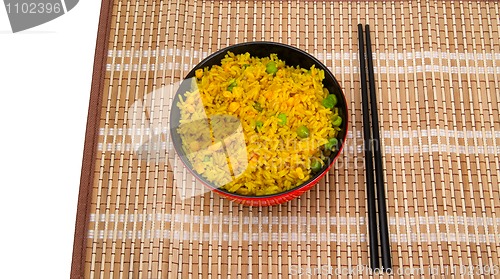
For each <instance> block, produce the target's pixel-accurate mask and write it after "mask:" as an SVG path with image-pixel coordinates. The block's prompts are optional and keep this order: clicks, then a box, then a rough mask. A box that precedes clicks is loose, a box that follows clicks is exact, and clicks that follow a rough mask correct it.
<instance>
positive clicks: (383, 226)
mask: <svg viewBox="0 0 500 279" xmlns="http://www.w3.org/2000/svg"><path fill="white" fill-rule="evenodd" d="M365 35H366V61H367V66H368V82H369V85H370V104H371V112H372V129H373V141H372V144H373V146H372V147H373V154H374V156H375V178H376V186H377V202H378V203H377V204H378V222H379V229H380V248H381V255H382V268H383V269H384V270H385V271H391V269H392V263H391V250H390V244H389V229H388V224H387V206H386V204H385V189H384V171H383V167H384V166H383V164H382V150H381V148H380V131H379V122H378V111H377V96H376V94H375V76H374V72H373V57H372V43H371V39H370V26H369V25H368V24H367V25H366V26H365Z"/></svg>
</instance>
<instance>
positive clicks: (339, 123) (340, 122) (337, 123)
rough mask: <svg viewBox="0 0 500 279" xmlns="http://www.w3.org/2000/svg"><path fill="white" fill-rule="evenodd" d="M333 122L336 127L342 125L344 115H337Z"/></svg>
mask: <svg viewBox="0 0 500 279" xmlns="http://www.w3.org/2000/svg"><path fill="white" fill-rule="evenodd" d="M332 124H333V126H335V127H340V125H341V124H342V117H340V116H339V115H337V116H336V117H335V118H334V119H333V122H332Z"/></svg>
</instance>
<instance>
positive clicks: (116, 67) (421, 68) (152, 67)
mask: <svg viewBox="0 0 500 279" xmlns="http://www.w3.org/2000/svg"><path fill="white" fill-rule="evenodd" d="M191 67H192V66H191V65H190V64H182V65H181V64H180V63H171V62H169V63H160V64H141V65H138V64H132V65H130V64H106V71H108V72H110V71H133V72H136V71H139V70H140V71H156V70H158V71H164V70H181V69H182V70H183V71H189V70H190V69H191ZM328 69H329V70H330V71H332V72H333V73H344V74H351V72H352V73H353V74H357V73H358V67H357V66H345V67H343V68H342V67H335V68H333V67H328ZM373 71H374V73H375V74H378V73H381V74H387V73H389V74H405V73H408V74H413V73H424V72H425V73H441V72H442V73H450V74H458V73H460V74H475V73H478V74H495V73H500V67H490V66H487V67H475V66H461V67H448V66H439V65H423V64H422V65H415V66H407V67H403V66H399V67H393V66H389V67H386V66H381V67H378V66H374V67H373Z"/></svg>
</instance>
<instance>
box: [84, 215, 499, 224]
mask: <svg viewBox="0 0 500 279" xmlns="http://www.w3.org/2000/svg"><path fill="white" fill-rule="evenodd" d="M106 220H107V221H108V222H109V223H114V222H119V223H124V222H125V221H127V222H129V223H130V222H134V220H135V221H136V222H143V221H156V222H160V221H163V222H172V221H173V222H176V223H186V224H189V223H193V224H204V225H209V224H213V225H218V224H224V225H233V226H237V225H239V223H240V219H239V217H238V216H232V217H231V216H229V215H223V216H222V218H221V217H220V216H218V215H214V216H210V215H205V216H198V215H193V216H191V215H188V214H174V215H172V214H154V215H153V214H135V215H134V214H128V215H125V214H108V215H106V214H99V215H98V216H97V215H96V214H95V213H92V214H90V218H89V221H90V222H93V223H95V222H98V223H105V222H106ZM280 223H281V225H283V226H285V225H288V224H291V225H303V226H307V225H312V226H316V225H326V224H327V218H326V217H320V218H317V217H315V216H311V217H310V218H309V222H308V219H307V218H306V217H305V216H301V217H298V216H291V217H290V218H288V216H281V217H278V216H273V217H272V218H269V217H267V216H263V217H262V218H260V219H259V218H258V217H253V218H250V217H248V216H245V217H243V219H242V224H244V225H259V224H263V225H267V224H271V225H279V224H280ZM455 223H456V224H459V225H465V224H468V225H469V226H473V225H474V224H477V226H494V225H495V224H498V225H500V218H491V217H464V216H450V215H440V216H437V217H435V216H429V217H424V216H418V217H409V218H407V219H406V218H403V217H400V218H395V217H390V218H389V224H390V225H393V226H396V225H397V224H399V225H400V226H415V225H417V226H420V225H422V226H425V225H454V224H455ZM337 224H339V225H356V224H358V225H365V217H360V218H356V217H350V218H347V217H340V218H336V217H330V225H332V226H335V225H337Z"/></svg>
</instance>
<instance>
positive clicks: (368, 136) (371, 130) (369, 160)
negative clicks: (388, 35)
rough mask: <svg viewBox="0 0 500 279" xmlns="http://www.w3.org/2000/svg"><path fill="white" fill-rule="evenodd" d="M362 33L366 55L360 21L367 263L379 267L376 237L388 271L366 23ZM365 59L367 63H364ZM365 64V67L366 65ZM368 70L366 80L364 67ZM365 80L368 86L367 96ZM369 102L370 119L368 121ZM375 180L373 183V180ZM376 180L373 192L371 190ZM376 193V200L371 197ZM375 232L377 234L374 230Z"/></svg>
mask: <svg viewBox="0 0 500 279" xmlns="http://www.w3.org/2000/svg"><path fill="white" fill-rule="evenodd" d="M365 33H366V34H365V35H366V56H365V43H364V41H363V25H362V24H358V36H359V38H358V40H359V41H358V42H359V67H360V76H361V93H362V103H363V104H362V105H363V134H364V142H365V145H364V150H365V167H366V192H367V201H368V202H367V204H368V233H369V238H370V266H371V268H372V270H378V269H379V268H380V261H379V260H380V259H379V250H378V238H379V237H380V244H381V255H382V268H383V271H387V272H392V263H391V251H390V244H389V229H388V223H387V205H386V200H385V189H384V172H383V164H382V150H381V148H380V130H379V121H378V111H377V96H376V94H375V75H374V71H373V57H372V47H371V37H370V26H368V25H366V26H365ZM365 59H366V61H367V64H368V65H367V66H368V67H365ZM366 68H368V69H366ZM367 70H368V81H367V79H366V71H367ZM367 82H368V84H369V87H370V96H369V97H368V89H367ZM368 103H370V110H371V122H372V125H370V117H369V116H370V110H369V108H368ZM373 156H374V157H375V160H374V161H375V178H374V177H373V174H374V172H373V171H374V169H373ZM375 182H376V183H375ZM375 184H376V194H375ZM375 195H376V198H377V199H376V200H375ZM376 202H377V205H378V221H379V227H378V228H379V230H377V215H376V207H375V203H376ZM377 232H378V233H379V234H378V233H377Z"/></svg>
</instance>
